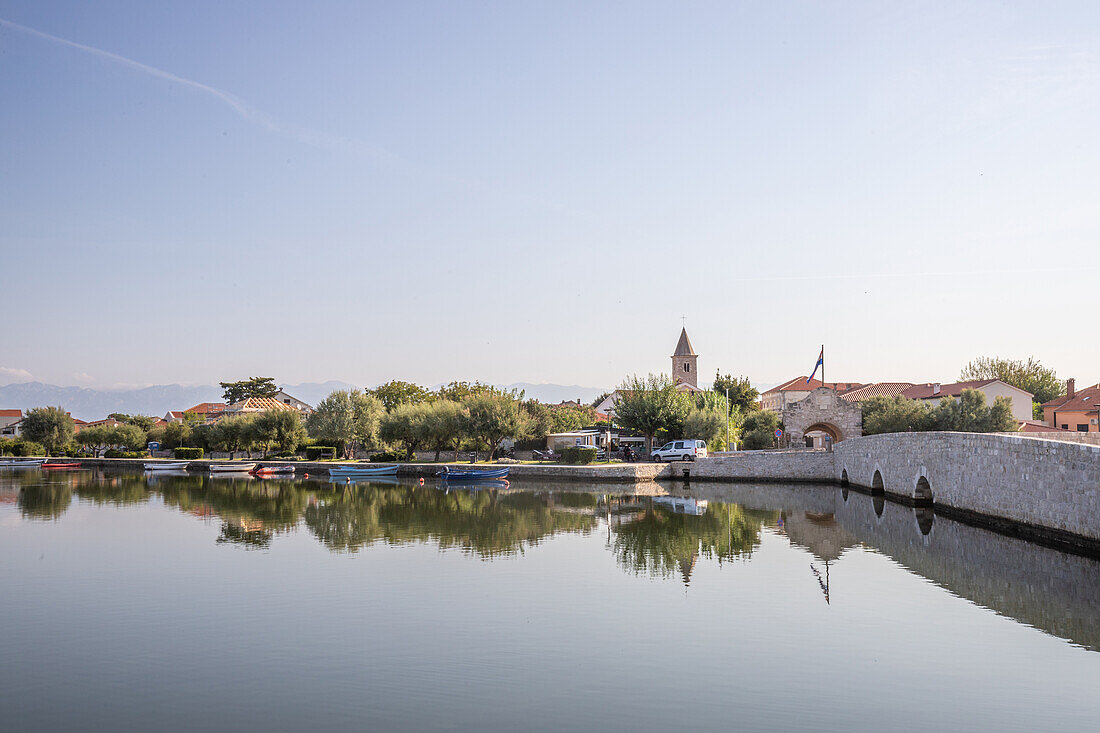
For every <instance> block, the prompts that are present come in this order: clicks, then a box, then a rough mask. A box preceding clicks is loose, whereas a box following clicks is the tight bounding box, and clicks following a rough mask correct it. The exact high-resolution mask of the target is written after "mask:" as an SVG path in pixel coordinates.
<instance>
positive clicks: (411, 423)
mask: <svg viewBox="0 0 1100 733" xmlns="http://www.w3.org/2000/svg"><path fill="white" fill-rule="evenodd" d="M431 424H432V406H431V405H430V404H416V405H412V404H405V405H398V406H397V407H395V408H394V409H393V411H392V412H387V413H386V414H385V415H383V416H382V421H381V425H380V427H379V430H378V435H379V437H381V438H382V440H385V441H387V442H393V441H396V442H399V443H402V444H403V445H404V446H405V455H406V456H408V458H409V460H413V459H415V458H416V449H417V448H419V447H420V446H421V445H422V444H424V443H426V442H428V441H429V440H430V439H431Z"/></svg>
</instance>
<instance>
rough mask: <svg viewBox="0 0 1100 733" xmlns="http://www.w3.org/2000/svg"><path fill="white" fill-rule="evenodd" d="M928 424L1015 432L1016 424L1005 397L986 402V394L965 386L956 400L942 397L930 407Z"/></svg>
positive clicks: (936, 427)
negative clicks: (931, 408)
mask: <svg viewBox="0 0 1100 733" xmlns="http://www.w3.org/2000/svg"><path fill="white" fill-rule="evenodd" d="M931 425H932V428H931V429H933V430H949V431H958V432H963V433H992V432H1015V431H1016V429H1017V427H1018V425H1017V423H1016V420H1015V418H1013V417H1012V403H1011V401H1010V400H1009V399H1008V398H1007V397H998V398H997V399H995V400H994V401H993V405H991V406H987V405H986V402H985V395H984V394H982V393H981V392H980V391H978V390H976V389H964V390H963V391H962V393H961V394H960V395H959V399H957V400H956V399H954V398H952V397H945V398H944V399H943V400H941V401H940V403H939V404H938V405H936V407H935V409H934V410H932V420H931Z"/></svg>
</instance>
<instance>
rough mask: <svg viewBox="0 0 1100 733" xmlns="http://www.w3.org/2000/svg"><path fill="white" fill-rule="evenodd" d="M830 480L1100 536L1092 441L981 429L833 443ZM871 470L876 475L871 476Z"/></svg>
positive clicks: (1099, 480) (1099, 463)
mask: <svg viewBox="0 0 1100 733" xmlns="http://www.w3.org/2000/svg"><path fill="white" fill-rule="evenodd" d="M834 460H835V472H836V473H835V476H834V478H835V480H837V481H840V482H841V483H844V482H845V481H847V482H850V483H851V484H852V485H855V486H862V487H864V488H868V489H872V490H878V489H881V490H883V491H884V492H885V493H888V494H892V495H894V496H897V497H900V498H902V499H906V500H914V501H921V500H931V501H932V502H933V503H934V505H935V507H936V509H937V511H944V510H955V513H956V514H958V515H966V514H974V515H981V516H983V517H992V518H996V519H999V520H1007V521H1008V522H1011V523H1016V524H1022V525H1027V526H1030V527H1032V528H1042V529H1046V530H1054V533H1069V534H1071V535H1077V536H1080V537H1084V538H1088V539H1089V540H1091V541H1092V542H1093V543H1095V542H1097V541H1100V446H1093V445H1081V444H1076V443H1067V442H1063V441H1052V440H1039V439H1034V438H1025V437H1020V436H1017V435H1000V434H981V433H935V432H932V433H891V434H885V435H870V436H864V437H862V438H858V439H855V440H850V441H844V442H843V443H838V444H837V445H836V447H835V449H834ZM876 473H877V474H878V477H879V478H878V479H876Z"/></svg>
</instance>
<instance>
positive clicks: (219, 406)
mask: <svg viewBox="0 0 1100 733" xmlns="http://www.w3.org/2000/svg"><path fill="white" fill-rule="evenodd" d="M223 410H225V403H224V402H200V403H199V404H197V405H195V406H194V407H191V408H188V409H186V410H184V412H189V413H191V414H192V415H195V414H198V415H205V414H207V413H210V412H222V411H223Z"/></svg>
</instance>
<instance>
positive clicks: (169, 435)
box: [160, 423, 192, 450]
mask: <svg viewBox="0 0 1100 733" xmlns="http://www.w3.org/2000/svg"><path fill="white" fill-rule="evenodd" d="M191 430H192V429H191V426H190V425H187V424H186V423H168V424H167V425H165V426H164V435H163V437H162V438H161V440H160V446H161V447H162V448H164V449H165V450H171V449H172V448H178V447H180V446H183V445H187V444H188V443H189V442H190V441H191Z"/></svg>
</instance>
